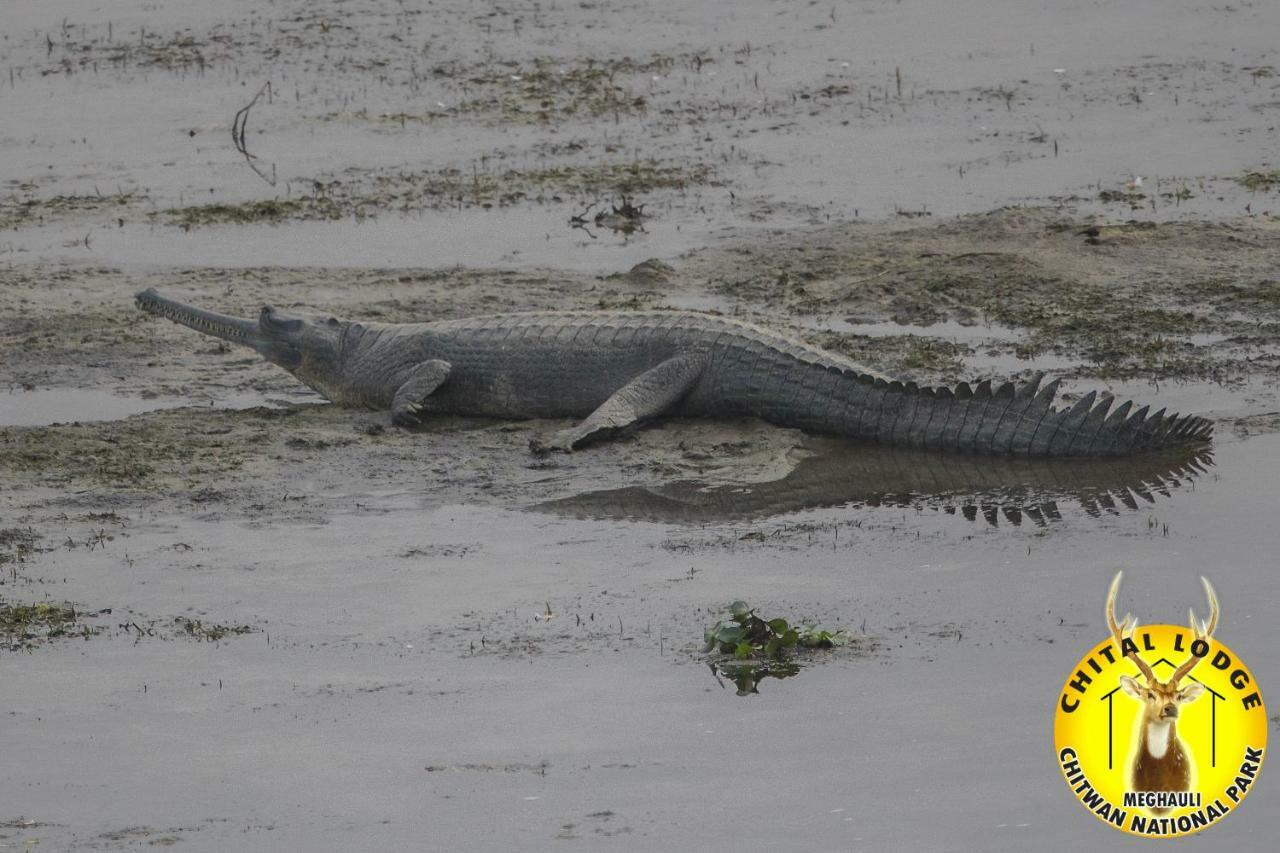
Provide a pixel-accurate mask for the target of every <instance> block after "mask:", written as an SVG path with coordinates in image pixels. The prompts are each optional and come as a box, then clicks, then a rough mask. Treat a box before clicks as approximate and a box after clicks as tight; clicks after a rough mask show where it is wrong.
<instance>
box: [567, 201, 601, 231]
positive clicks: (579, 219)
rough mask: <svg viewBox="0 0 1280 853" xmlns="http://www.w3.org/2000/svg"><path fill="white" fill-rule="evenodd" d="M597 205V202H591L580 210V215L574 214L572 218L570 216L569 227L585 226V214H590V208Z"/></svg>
mask: <svg viewBox="0 0 1280 853" xmlns="http://www.w3.org/2000/svg"><path fill="white" fill-rule="evenodd" d="M597 204H598V202H594V201H593V202H591V204H589V205H587V206H586V207H584V208H583V209H582V212H581V213H578V214H575V215H573V216H570V217H569V224H570V225H573V226H575V227H576V226H579V225H586V224H587V214H588V213H590V212H591V208H593V207H595V206H596V205H597Z"/></svg>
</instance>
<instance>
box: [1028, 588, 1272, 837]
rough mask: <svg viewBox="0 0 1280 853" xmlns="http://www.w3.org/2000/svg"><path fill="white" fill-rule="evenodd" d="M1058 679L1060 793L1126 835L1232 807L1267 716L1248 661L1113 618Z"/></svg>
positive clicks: (1186, 825)
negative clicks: (1065, 790) (1104, 634)
mask: <svg viewBox="0 0 1280 853" xmlns="http://www.w3.org/2000/svg"><path fill="white" fill-rule="evenodd" d="M1119 581H1120V576H1119V575H1117V576H1116V580H1115V582H1114V583H1113V584H1112V588H1111V595H1110V597H1109V599H1108V606H1107V617H1108V623H1109V625H1110V627H1111V629H1112V636H1111V638H1109V639H1107V640H1106V641H1105V642H1103V643H1101V644H1099V645H1098V646H1096V647H1094V648H1093V649H1092V650H1091V651H1090V652H1089V653H1088V654H1087V655H1085V657H1084V659H1083V660H1081V661H1080V662H1079V664H1077V665H1076V667H1075V669H1074V671H1073V672H1072V673H1071V675H1070V676H1068V677H1067V680H1066V683H1065V684H1064V685H1063V687H1062V694H1061V696H1060V697H1059V700H1058V709H1057V713H1056V715H1055V719H1054V727H1053V734H1054V745H1055V746H1056V748H1057V759H1058V764H1059V766H1060V767H1061V769H1062V772H1063V775H1064V777H1065V778H1066V780H1067V784H1068V785H1069V786H1070V788H1071V791H1072V793H1073V794H1074V795H1075V796H1076V798H1077V799H1078V800H1079V801H1080V803H1081V804H1082V805H1084V807H1085V808H1087V809H1088V810H1089V811H1091V812H1093V814H1094V815H1095V816H1096V817H1097V818H1098V819H1099V820H1101V821H1103V822H1104V823H1106V824H1108V825H1110V826H1113V827H1115V828H1116V829H1120V830H1123V831H1124V832H1128V833H1130V834H1133V835H1142V836H1149V837H1174V836H1178V835H1186V834H1188V833H1193V832H1199V831H1201V830H1203V829H1206V828H1208V827H1210V826H1213V825H1214V824H1216V823H1217V822H1218V821H1220V820H1222V819H1223V818H1225V817H1226V816H1227V815H1229V814H1231V813H1232V812H1234V811H1235V810H1236V809H1238V808H1240V806H1241V804H1242V803H1243V802H1244V798H1245V797H1246V796H1247V795H1248V793H1249V791H1251V790H1252V789H1253V785H1254V784H1255V782H1256V781H1257V778H1258V771H1259V770H1260V769H1261V767H1262V759H1263V754H1264V753H1265V751H1266V745H1267V712H1266V709H1265V707H1264V706H1263V703H1262V693H1261V692H1260V690H1259V688H1258V685H1257V683H1256V682H1255V681H1254V679H1253V675H1252V673H1250V672H1249V669H1248V667H1246V666H1245V665H1244V662H1243V661H1241V660H1240V658H1239V656H1238V655H1236V654H1235V653H1234V652H1233V651H1232V650H1231V649H1229V648H1228V647H1227V646H1226V645H1224V644H1223V643H1222V642H1221V641H1219V640H1218V639H1217V638H1216V637H1214V636H1212V634H1213V629H1214V627H1215V626H1216V624H1217V621H1218V605H1217V598H1216V596H1215V595H1214V594H1213V588H1212V587H1211V586H1209V584H1208V582H1207V581H1206V582H1205V588H1206V590H1207V591H1208V592H1209V598H1210V603H1211V614H1210V618H1209V619H1208V620H1205V621H1204V622H1197V621H1196V620H1195V618H1194V616H1193V617H1192V621H1191V627H1186V626H1178V625H1148V626H1142V627H1136V621H1137V620H1135V619H1133V618H1132V617H1128V616H1126V617H1125V619H1124V620H1122V621H1119V622H1117V620H1116V619H1115V616H1114V599H1115V593H1116V589H1117V588H1118V586H1119Z"/></svg>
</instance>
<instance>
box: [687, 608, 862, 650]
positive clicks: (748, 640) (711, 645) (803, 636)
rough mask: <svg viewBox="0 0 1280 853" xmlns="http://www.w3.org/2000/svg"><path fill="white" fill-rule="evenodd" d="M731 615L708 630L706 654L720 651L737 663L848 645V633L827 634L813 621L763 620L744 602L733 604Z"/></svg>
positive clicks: (705, 636) (706, 634)
mask: <svg viewBox="0 0 1280 853" xmlns="http://www.w3.org/2000/svg"><path fill="white" fill-rule="evenodd" d="M728 616H729V618H728V619H721V620H720V621H718V622H716V624H715V625H712V626H711V627H710V628H708V629H707V630H706V632H705V634H704V639H705V640H706V647H705V649H704V651H708V652H710V651H717V650H718V651H719V652H721V653H722V654H731V655H733V656H734V657H735V658H737V659H738V660H747V659H750V658H760V657H763V658H765V659H768V660H782V659H783V658H784V657H785V656H786V655H787V653H788V652H790V651H791V650H794V649H796V648H803V649H830V648H834V647H836V646H844V645H847V644H848V643H849V634H848V632H846V631H843V630H836V631H828V630H826V629H824V628H820V627H818V626H817V625H816V624H814V623H812V622H801V623H799V624H798V625H791V624H790V623H788V622H787V620H786V619H783V618H781V617H775V618H773V619H763V618H761V617H760V616H757V615H756V612H755V609H754V608H753V607H751V606H750V605H749V604H747V603H746V602H745V601H735V602H733V603H732V604H730V605H729V608H728Z"/></svg>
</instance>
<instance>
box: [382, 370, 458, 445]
mask: <svg viewBox="0 0 1280 853" xmlns="http://www.w3.org/2000/svg"><path fill="white" fill-rule="evenodd" d="M451 368H452V365H450V364H449V362H447V361H441V360H440V359H438V358H433V359H432V360H430V361H424V362H422V363H421V364H419V365H417V366H416V367H414V368H413V375H412V376H410V377H409V379H408V380H407V381H406V382H405V383H404V384H403V385H401V386H400V387H399V388H397V389H396V393H395V396H394V397H393V398H392V399H391V422H392V423H393V424H395V425H396V426H399V427H405V428H408V427H412V426H417V425H418V423H419V422H420V420H421V419H420V418H419V417H418V416H419V414H420V413H421V412H422V409H423V407H424V405H425V403H426V399H427V398H428V397H430V396H431V394H432V393H434V392H435V390H436V389H437V388H439V387H440V386H441V385H443V384H444V381H445V380H446V379H448V378H449V371H450V369H451Z"/></svg>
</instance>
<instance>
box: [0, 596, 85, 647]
mask: <svg viewBox="0 0 1280 853" xmlns="http://www.w3.org/2000/svg"><path fill="white" fill-rule="evenodd" d="M108 612H109V611H108ZM95 615H96V614H95ZM100 630H101V629H99V628H94V627H90V626H89V625H87V624H85V623H83V622H81V621H80V613H79V612H78V611H77V610H76V608H75V605H73V604H67V603H65V602H64V603H53V602H41V603H39V604H16V603H11V602H8V601H5V600H4V599H3V598H0V648H4V649H8V650H9V651H25V650H29V649H32V648H35V647H36V646H39V645H42V644H44V643H47V642H49V641H50V640H54V639H57V638H59V637H84V638H85V639H88V638H89V637H91V636H93V635H94V634H96V633H98V632H99V631H100Z"/></svg>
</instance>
